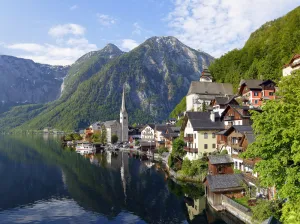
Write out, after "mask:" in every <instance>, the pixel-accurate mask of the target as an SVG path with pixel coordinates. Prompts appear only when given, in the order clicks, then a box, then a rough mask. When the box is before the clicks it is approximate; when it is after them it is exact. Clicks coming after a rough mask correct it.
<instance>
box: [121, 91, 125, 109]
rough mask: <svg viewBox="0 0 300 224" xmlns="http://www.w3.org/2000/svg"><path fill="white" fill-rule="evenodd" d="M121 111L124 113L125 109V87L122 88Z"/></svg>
mask: <svg viewBox="0 0 300 224" xmlns="http://www.w3.org/2000/svg"><path fill="white" fill-rule="evenodd" d="M121 111H122V112H124V111H125V112H126V107H125V86H123V95H122V106H121Z"/></svg>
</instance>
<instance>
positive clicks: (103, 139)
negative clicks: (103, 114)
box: [100, 125, 107, 144]
mask: <svg viewBox="0 0 300 224" xmlns="http://www.w3.org/2000/svg"><path fill="white" fill-rule="evenodd" d="M100 142H101V143H102V144H106V143H107V137H106V127H105V126H104V125H102V126H101V136H100Z"/></svg>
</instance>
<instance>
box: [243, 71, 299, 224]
mask: <svg viewBox="0 0 300 224" xmlns="http://www.w3.org/2000/svg"><path fill="white" fill-rule="evenodd" d="M277 95H278V96H279V97H278V99H276V100H273V101H268V102H267V103H266V104H265V105H264V106H263V112H262V113H258V112H253V115H252V120H253V129H254V132H255V134H256V141H255V142H254V143H253V144H251V145H249V147H248V149H247V151H246V153H245V154H244V156H245V157H248V158H256V157H260V158H262V161H260V162H259V163H258V164H257V165H256V166H255V171H257V172H258V173H259V179H260V184H261V185H262V186H263V187H270V186H275V187H276V190H277V196H278V197H279V198H284V199H287V200H286V202H285V203H284V204H283V209H282V217H281V220H282V221H283V222H285V223H300V203H299V201H300V116H299V111H300V71H297V72H296V73H294V74H292V75H290V76H288V77H283V78H282V80H281V82H280V83H279V92H278V93H277Z"/></svg>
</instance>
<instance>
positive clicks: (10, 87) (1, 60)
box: [0, 55, 69, 113]
mask: <svg viewBox="0 0 300 224" xmlns="http://www.w3.org/2000/svg"><path fill="white" fill-rule="evenodd" d="M68 70H69V66H51V65H46V64H39V63H35V62H33V61H32V60H28V59H23V58H17V57H12V56H6V55H0V77H1V78H0V101H1V103H0V113H1V112H3V111H6V110H7V109H8V108H10V107H12V106H15V105H22V104H29V103H30V104H32V103H47V102H50V101H53V100H56V99H57V98H58V97H59V96H60V88H61V84H62V82H63V78H64V77H65V76H66V74H67V72H68Z"/></svg>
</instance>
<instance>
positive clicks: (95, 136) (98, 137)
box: [92, 132, 101, 142]
mask: <svg viewBox="0 0 300 224" xmlns="http://www.w3.org/2000/svg"><path fill="white" fill-rule="evenodd" d="M92 140H93V142H100V141H101V133H100V132H96V133H94V134H93V135H92Z"/></svg>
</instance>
